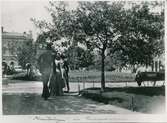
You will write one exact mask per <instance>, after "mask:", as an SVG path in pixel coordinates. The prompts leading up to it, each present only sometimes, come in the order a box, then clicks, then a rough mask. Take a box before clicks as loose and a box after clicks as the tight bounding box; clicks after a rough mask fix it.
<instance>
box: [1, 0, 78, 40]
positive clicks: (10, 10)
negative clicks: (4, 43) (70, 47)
mask: <svg viewBox="0 0 167 123" xmlns="http://www.w3.org/2000/svg"><path fill="white" fill-rule="evenodd" d="M0 3H1V4H0V5H1V25H2V26H3V27H4V31H7V32H19V33H23V32H29V31H32V33H33V38H34V39H36V37H37V33H38V32H39V30H38V29H37V28H36V27H35V25H34V24H33V22H32V21H30V18H36V19H37V20H43V19H46V20H48V21H51V17H50V16H49V14H48V12H47V10H46V8H45V7H46V6H48V5H49V0H1V2H0ZM69 6H71V7H75V6H76V1H73V2H71V1H69Z"/></svg>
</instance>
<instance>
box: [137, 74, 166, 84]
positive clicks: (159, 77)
mask: <svg viewBox="0 0 167 123" xmlns="http://www.w3.org/2000/svg"><path fill="white" fill-rule="evenodd" d="M135 80H136V81H137V84H138V86H141V84H142V82H144V81H152V82H154V84H153V86H155V84H156V82H157V81H165V72H139V73H137V74H136V78H135ZM163 85H164V82H163Z"/></svg>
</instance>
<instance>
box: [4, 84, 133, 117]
mask: <svg viewBox="0 0 167 123" xmlns="http://www.w3.org/2000/svg"><path fill="white" fill-rule="evenodd" d="M2 90H3V95H2V101H3V102H2V103H3V114H5V115H37V114H124V113H126V114H127V113H128V114H131V113H135V112H132V111H129V110H126V109H123V108H119V107H116V106H113V105H105V104H103V103H98V102H95V101H92V100H90V99H85V98H83V97H80V96H78V94H77V93H70V94H65V96H60V97H55V98H50V99H49V100H47V101H45V100H43V98H41V90H42V83H41V82H21V81H20V82H18V83H8V84H7V85H5V84H4V85H3V87H2Z"/></svg>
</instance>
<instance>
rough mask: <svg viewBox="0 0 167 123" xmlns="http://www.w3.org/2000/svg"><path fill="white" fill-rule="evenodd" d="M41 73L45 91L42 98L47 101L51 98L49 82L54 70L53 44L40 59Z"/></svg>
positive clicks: (50, 44) (48, 46) (48, 45)
mask: <svg viewBox="0 0 167 123" xmlns="http://www.w3.org/2000/svg"><path fill="white" fill-rule="evenodd" d="M38 67H39V71H40V73H41V74H42V81H43V91H42V97H43V98H44V99H45V100H47V99H48V97H49V96H50V93H49V87H48V82H49V78H50V76H51V73H52V70H53V51H52V43H48V44H47V47H46V51H45V52H44V53H43V54H41V55H40V57H39V59H38Z"/></svg>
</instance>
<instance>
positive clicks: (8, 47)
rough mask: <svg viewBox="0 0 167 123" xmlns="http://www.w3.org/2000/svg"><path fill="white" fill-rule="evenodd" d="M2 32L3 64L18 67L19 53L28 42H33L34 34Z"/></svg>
mask: <svg viewBox="0 0 167 123" xmlns="http://www.w3.org/2000/svg"><path fill="white" fill-rule="evenodd" d="M1 30H2V62H3V63H7V64H8V65H10V64H11V63H13V64H14V65H15V66H18V65H19V63H18V58H17V52H18V50H19V48H21V47H22V45H23V44H24V43H26V42H29V41H30V40H32V33H29V34H27V33H26V32H24V33H17V32H6V31H4V30H3V27H1Z"/></svg>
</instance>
